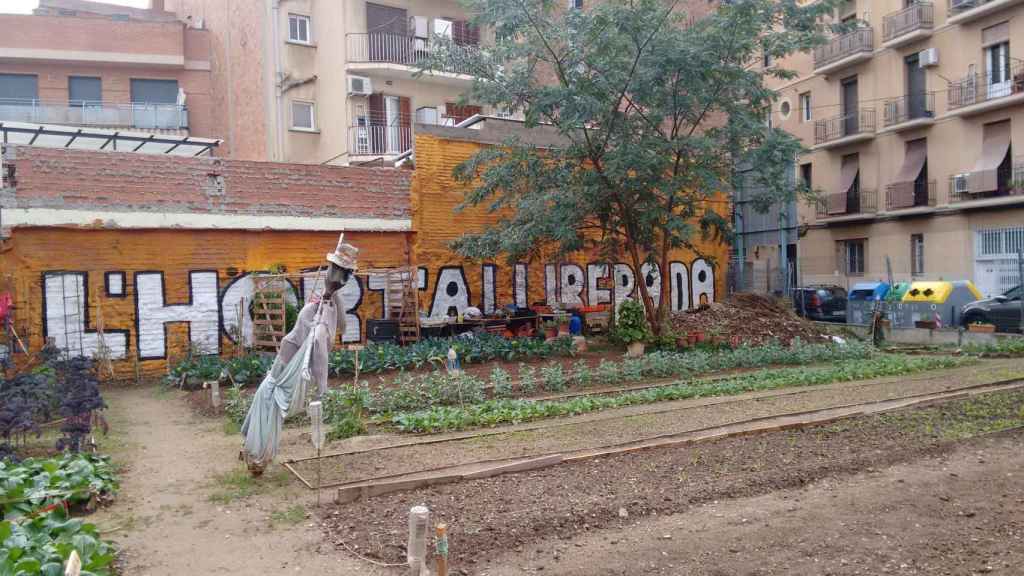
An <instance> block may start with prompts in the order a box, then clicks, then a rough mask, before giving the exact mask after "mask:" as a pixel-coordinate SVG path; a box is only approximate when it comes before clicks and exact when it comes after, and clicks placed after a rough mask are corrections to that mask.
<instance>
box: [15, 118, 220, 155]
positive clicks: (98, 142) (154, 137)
mask: <svg viewBox="0 0 1024 576" xmlns="http://www.w3.org/2000/svg"><path fill="white" fill-rule="evenodd" d="M0 141H2V142H3V143H4V144H21V145H23V146H41V147H45V148H71V149H75V150H111V151H117V152H138V153H142V154H170V155H172V156H199V155H202V154H210V153H211V152H212V150H213V149H214V148H216V147H217V146H218V145H220V140H216V139H213V138H195V137H193V136H182V135H177V134H161V133H157V132H137V131H131V130H113V129H107V128H87V127H82V128H79V127H74V126H63V125H56V124H31V123H25V122H0Z"/></svg>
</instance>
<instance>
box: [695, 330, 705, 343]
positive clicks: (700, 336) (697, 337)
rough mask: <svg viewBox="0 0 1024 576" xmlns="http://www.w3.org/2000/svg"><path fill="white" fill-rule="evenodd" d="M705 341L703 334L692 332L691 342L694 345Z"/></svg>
mask: <svg viewBox="0 0 1024 576" xmlns="http://www.w3.org/2000/svg"><path fill="white" fill-rule="evenodd" d="M704 340H705V338H704V333H703V332H693V341H694V343H695V344H700V343H701V342H703V341H704Z"/></svg>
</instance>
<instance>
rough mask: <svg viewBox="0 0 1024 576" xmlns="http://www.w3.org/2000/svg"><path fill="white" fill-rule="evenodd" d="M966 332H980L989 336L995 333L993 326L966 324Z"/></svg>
mask: <svg viewBox="0 0 1024 576" xmlns="http://www.w3.org/2000/svg"><path fill="white" fill-rule="evenodd" d="M967 331H968V332H980V333H982V334H991V333H993V332H995V331H996V327H995V325H994V324H968V325H967Z"/></svg>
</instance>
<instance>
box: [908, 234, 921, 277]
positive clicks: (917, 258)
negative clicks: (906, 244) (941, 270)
mask: <svg viewBox="0 0 1024 576" xmlns="http://www.w3.org/2000/svg"><path fill="white" fill-rule="evenodd" d="M910 273H911V274H912V275H914V276H921V275H923V274H924V234H911V235H910Z"/></svg>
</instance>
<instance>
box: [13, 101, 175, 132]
mask: <svg viewBox="0 0 1024 576" xmlns="http://www.w3.org/2000/svg"><path fill="white" fill-rule="evenodd" d="M0 121H8V122H29V123H35V124H60V125H65V126H94V127H101V128H136V129H139V130H187V129H188V108H186V107H185V106H179V105H178V104H149V103H142V102H133V103H129V104H114V103H110V102H76V103H67V102H48V101H45V100H22V99H11V98H0Z"/></svg>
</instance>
